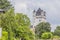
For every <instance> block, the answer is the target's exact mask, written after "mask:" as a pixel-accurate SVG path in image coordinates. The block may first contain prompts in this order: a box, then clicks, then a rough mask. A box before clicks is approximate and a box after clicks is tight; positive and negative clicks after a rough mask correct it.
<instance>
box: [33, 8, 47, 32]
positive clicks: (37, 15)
mask: <svg viewBox="0 0 60 40" xmlns="http://www.w3.org/2000/svg"><path fill="white" fill-rule="evenodd" d="M41 22H46V12H45V11H43V10H41V9H40V8H39V9H38V10H37V11H35V10H34V11H33V30H34V29H35V26H36V25H38V24H39V23H41ZM34 31H35V30H34Z"/></svg>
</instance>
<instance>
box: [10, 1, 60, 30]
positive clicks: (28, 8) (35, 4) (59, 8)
mask: <svg viewBox="0 0 60 40" xmlns="http://www.w3.org/2000/svg"><path fill="white" fill-rule="evenodd" d="M11 1H12V3H13V5H14V8H15V12H16V13H24V14H27V15H28V17H29V18H30V20H31V23H32V20H33V18H32V14H33V10H37V9H38V8H41V9H42V10H44V11H45V12H46V20H47V21H48V22H49V23H50V24H51V27H52V31H53V30H54V29H55V28H56V26H57V25H60V0H11Z"/></svg>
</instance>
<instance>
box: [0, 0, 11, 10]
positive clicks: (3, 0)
mask: <svg viewBox="0 0 60 40" xmlns="http://www.w3.org/2000/svg"><path fill="white" fill-rule="evenodd" d="M11 7H12V5H11V4H10V2H9V1H8V0H0V9H4V10H8V9H10V8H11Z"/></svg>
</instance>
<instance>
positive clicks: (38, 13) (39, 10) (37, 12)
mask: <svg viewBox="0 0 60 40" xmlns="http://www.w3.org/2000/svg"><path fill="white" fill-rule="evenodd" d="M42 11H43V10H41V9H40V8H39V9H38V10H37V11H36V16H39V15H41V12H42Z"/></svg>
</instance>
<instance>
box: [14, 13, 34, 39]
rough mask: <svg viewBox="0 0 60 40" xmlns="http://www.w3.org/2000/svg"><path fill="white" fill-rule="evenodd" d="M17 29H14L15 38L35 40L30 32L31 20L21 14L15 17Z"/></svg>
mask: <svg viewBox="0 0 60 40" xmlns="http://www.w3.org/2000/svg"><path fill="white" fill-rule="evenodd" d="M15 22H16V27H15V28H14V29H13V30H14V31H13V32H14V33H15V37H16V38H17V37H18V38H21V39H22V40H33V38H34V34H33V33H32V31H30V20H29V18H28V17H27V16H26V15H24V14H21V13H17V14H16V16H15Z"/></svg>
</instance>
